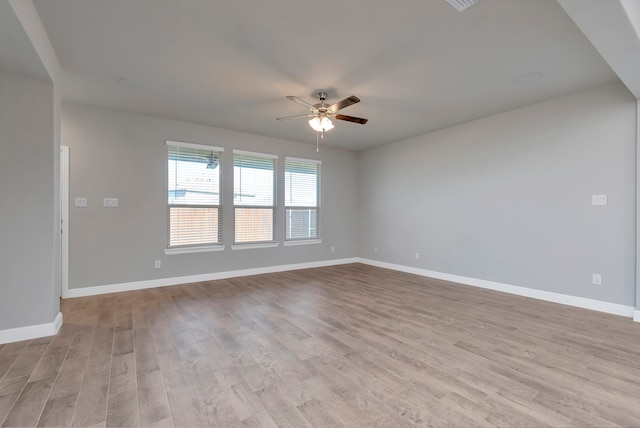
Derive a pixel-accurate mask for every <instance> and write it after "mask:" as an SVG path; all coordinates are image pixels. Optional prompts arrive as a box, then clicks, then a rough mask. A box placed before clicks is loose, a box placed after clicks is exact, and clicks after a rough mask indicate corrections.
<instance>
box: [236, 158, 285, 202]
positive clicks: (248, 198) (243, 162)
mask: <svg viewBox="0 0 640 428" xmlns="http://www.w3.org/2000/svg"><path fill="white" fill-rule="evenodd" d="M274 170H275V160H274V159H271V158H261V157H258V156H251V155H244V154H241V155H240V154H239V155H235V156H234V163H233V203H234V204H235V205H240V206H273V205H274V203H273V201H274Z"/></svg>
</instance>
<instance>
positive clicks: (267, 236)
mask: <svg viewBox="0 0 640 428" xmlns="http://www.w3.org/2000/svg"><path fill="white" fill-rule="evenodd" d="M273 213H274V210H273V208H236V209H235V220H236V221H235V223H236V233H235V242H236V243H247V242H271V241H274V240H275V236H274V229H273Z"/></svg>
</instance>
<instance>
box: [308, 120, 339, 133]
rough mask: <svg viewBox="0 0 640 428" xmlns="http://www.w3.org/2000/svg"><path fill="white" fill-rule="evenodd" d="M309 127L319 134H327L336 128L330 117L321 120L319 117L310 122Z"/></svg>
mask: <svg viewBox="0 0 640 428" xmlns="http://www.w3.org/2000/svg"><path fill="white" fill-rule="evenodd" d="M309 126H310V127H312V128H313V129H314V131H317V132H326V131H330V130H332V129H333V128H334V125H333V123H331V120H329V118H328V117H322V118H321V117H317V116H316V117H314V118H313V119H311V120H310V121H309Z"/></svg>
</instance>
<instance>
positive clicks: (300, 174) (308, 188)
mask: <svg viewBox="0 0 640 428" xmlns="http://www.w3.org/2000/svg"><path fill="white" fill-rule="evenodd" d="M284 178H285V181H284V188H285V195H284V198H285V202H284V204H285V206H293V207H315V206H317V205H318V165H316V164H312V165H309V164H301V163H300V162H291V161H289V160H287V162H286V166H285V176H284Z"/></svg>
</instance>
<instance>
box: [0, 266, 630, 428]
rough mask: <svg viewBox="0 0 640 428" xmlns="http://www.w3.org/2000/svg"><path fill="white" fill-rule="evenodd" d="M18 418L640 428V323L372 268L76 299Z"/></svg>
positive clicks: (2, 367) (13, 393)
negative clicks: (615, 427) (614, 427)
mask: <svg viewBox="0 0 640 428" xmlns="http://www.w3.org/2000/svg"><path fill="white" fill-rule="evenodd" d="M62 312H63V314H64V326H63V327H62V329H61V330H60V332H59V333H58V335H56V336H54V337H50V338H42V339H37V340H32V341H25V342H19V343H11V344H6V345H0V424H2V425H3V426H105V425H106V426H193V427H196V426H207V425H208V426H219V427H236V426H237V427H240V426H242V427H259V426H265V427H272V426H291V427H306V426H315V427H340V426H342V427H358V426H362V427H375V426H381V427H399V426H456V427H473V426H504V427H511V426H535V427H538V426H555V427H566V426H602V427H605V426H627V427H628V426H640V324H637V323H633V322H632V321H631V320H630V319H627V318H621V317H616V316H612V315H607V314H602V313H598V312H593V311H588V310H582V309H576V308H571V307H567V306H562V305H557V304H553V303H547V302H541V301H536V300H532V299H527V298H523V297H517V296H511V295H506V294H501V293H497V292H491V291H487V290H481V289H476V288H472V287H467V286H461V285H456V284H452V283H447V282H443V281H437V280H430V279H427V278H422V277H418V276H414V275H410V274H405V273H399V272H393V271H389V270H385V269H379V268H374V267H370V266H366V265H361V264H353V265H344V266H336V267H328V268H319V269H308V270H301V271H294V272H286V273H278V274H268V275H258V276H251V277H243V278H236V279H229V280H221V281H211V282H206V283H195V284H186V285H180V286H173V287H166V288H158V289H150V290H143V291H135V292H127V293H119V294H110V295H103V296H96V297H87V298H78V299H69V300H64V301H63V302H62Z"/></svg>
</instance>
